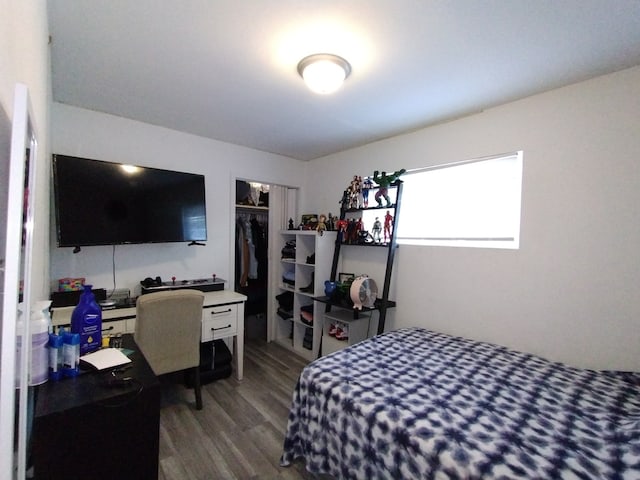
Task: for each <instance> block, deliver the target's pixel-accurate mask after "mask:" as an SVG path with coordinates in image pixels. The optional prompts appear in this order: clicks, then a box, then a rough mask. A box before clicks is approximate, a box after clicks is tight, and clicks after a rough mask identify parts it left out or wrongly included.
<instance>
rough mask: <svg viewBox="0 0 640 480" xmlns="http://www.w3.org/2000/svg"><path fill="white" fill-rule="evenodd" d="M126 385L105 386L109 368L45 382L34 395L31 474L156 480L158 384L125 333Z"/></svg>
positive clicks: (41, 476)
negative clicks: (127, 354) (128, 352)
mask: <svg viewBox="0 0 640 480" xmlns="http://www.w3.org/2000/svg"><path fill="white" fill-rule="evenodd" d="M123 346H124V347H125V348H129V349H132V350H134V353H133V354H132V355H131V356H130V357H129V358H131V360H132V363H131V368H130V369H128V370H127V371H126V372H125V373H124V374H121V375H120V376H130V377H132V378H133V379H134V381H132V382H131V383H130V384H129V385H126V386H119V387H113V386H107V381H108V379H109V378H111V377H112V376H111V373H110V372H109V371H103V372H86V373H82V374H81V375H79V376H78V377H75V378H64V379H62V380H61V381H59V382H55V383H54V382H50V381H49V382H47V383H45V384H43V385H41V386H39V387H37V388H38V390H37V393H36V406H35V417H34V424H33V438H32V458H33V465H34V472H35V478H36V479H37V480H42V479H58V478H59V479H65V480H73V479H87V478H91V479H116V478H117V479H136V480H139V479H154V480H155V479H157V478H158V448H159V428H160V383H159V381H158V379H157V378H156V376H155V375H154V373H153V371H152V370H151V367H150V366H149V364H148V363H147V361H146V360H145V358H144V356H143V355H142V353H141V352H140V351H139V350H138V348H137V346H136V344H135V342H134V340H133V338H132V336H131V335H125V336H124V337H123Z"/></svg>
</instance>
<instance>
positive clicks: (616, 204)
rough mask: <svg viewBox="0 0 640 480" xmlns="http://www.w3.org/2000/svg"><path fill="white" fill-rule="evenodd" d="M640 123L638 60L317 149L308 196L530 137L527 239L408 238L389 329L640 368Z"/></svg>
mask: <svg viewBox="0 0 640 480" xmlns="http://www.w3.org/2000/svg"><path fill="white" fill-rule="evenodd" d="M639 132H640V67H636V68H633V69H629V70H626V71H622V72H618V73H615V74H612V75H607V76H603V77H599V78H596V79H593V80H590V81H586V82H583V83H579V84H576V85H572V86H569V87H566V88H562V89H558V90H555V91H551V92H548V93H545V94H541V95H536V96H533V97H529V98H526V99H524V100H521V101H517V102H513V103H510V104H507V105H503V106H500V107H497V108H493V109H490V110H487V111H485V112H483V113H480V114H478V115H474V116H470V117H467V118H463V119H460V120H457V121H453V122H451V123H447V124H442V125H438V126H434V127H431V128H426V129H424V130H420V131H417V132H414V133H411V134H407V135H403V136H398V137H395V138H391V139H388V140H384V141H381V142H377V143H374V144H370V145H368V146H364V147H361V148H357V149H354V150H351V151H347V152H343V153H340V154H336V155H332V156H329V157H325V158H323V159H320V160H317V161H314V162H311V163H310V164H309V175H308V182H307V184H306V195H305V197H304V198H305V199H306V201H305V203H304V204H303V207H302V208H303V210H304V211H308V212H317V213H322V212H327V211H331V212H335V211H337V207H338V201H339V199H340V198H341V194H342V191H343V190H344V189H345V188H346V186H347V185H348V183H349V180H350V179H351V178H352V176H353V175H354V174H359V175H367V174H368V175H370V174H371V173H372V172H373V170H375V169H380V170H387V171H393V170H396V169H399V168H414V167H420V166H426V165H434V164H443V163H448V162H452V161H458V160H465V159H470V158H474V157H482V156H486V155H492V154H496V153H503V152H509V151H514V150H520V149H521V150H523V151H524V174H523V176H524V178H523V200H522V226H521V242H520V244H521V247H520V249H519V250H516V251H511V250H489V249H465V248H443V247H410V246H402V247H400V248H399V250H398V253H397V256H396V265H395V275H394V283H393V285H392V291H393V296H394V298H395V299H396V300H397V301H398V307H397V309H395V312H394V315H392V317H391V319H390V320H389V318H388V323H387V329H391V328H397V327H402V326H408V325H421V326H425V327H428V328H431V329H434V330H438V331H443V332H448V333H453V334H459V335H463V336H468V337H472V338H476V339H480V340H488V341H492V342H495V343H499V344H503V345H507V346H511V347H514V348H517V349H520V350H525V351H529V352H533V353H538V354H541V355H543V356H545V357H548V358H551V359H555V360H560V361H565V362H568V363H571V364H575V365H579V366H586V367H596V368H615V369H633V370H636V371H640V354H639V352H640V295H638V285H640V252H639V249H640V221H639V219H640V188H639V187H640V134H639ZM303 213H304V212H303ZM400 221H411V220H410V219H408V218H402V217H401V219H400ZM414 221H415V220H414ZM372 250H373V249H372ZM353 268H354V269H356V268H361V270H360V271H356V272H355V273H370V272H369V271H367V270H366V268H368V267H367V264H366V257H363V258H361V259H360V264H358V265H356V266H355V267H353ZM347 270H349V269H348V268H347ZM377 275H379V274H377ZM373 278H379V281H378V283H379V284H381V283H382V277H381V276H378V277H376V276H373Z"/></svg>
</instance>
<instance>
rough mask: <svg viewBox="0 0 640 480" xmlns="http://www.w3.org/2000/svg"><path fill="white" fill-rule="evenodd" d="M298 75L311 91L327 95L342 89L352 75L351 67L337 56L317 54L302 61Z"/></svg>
mask: <svg viewBox="0 0 640 480" xmlns="http://www.w3.org/2000/svg"><path fill="white" fill-rule="evenodd" d="M298 73H299V74H300V76H301V77H302V78H303V79H304V81H305V83H306V84H307V86H308V87H309V89H311V91H313V92H315V93H320V94H322V95H326V94H329V93H333V92H335V91H336V90H337V89H338V88H340V86H341V85H342V82H344V81H345V79H346V78H347V77H348V76H349V74H350V73H351V65H349V62H347V61H346V60H345V59H344V58H342V57H339V56H337V55H332V54H330V53H317V54H314V55H309V56H308V57H304V58H303V59H302V60H300V63H298Z"/></svg>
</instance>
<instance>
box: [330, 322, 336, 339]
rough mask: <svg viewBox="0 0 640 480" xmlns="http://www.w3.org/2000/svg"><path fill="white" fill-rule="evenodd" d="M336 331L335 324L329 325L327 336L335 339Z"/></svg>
mask: <svg viewBox="0 0 640 480" xmlns="http://www.w3.org/2000/svg"><path fill="white" fill-rule="evenodd" d="M337 331H338V325H337V324H335V323H332V324H331V325H329V336H330V337H335V336H336V332H337Z"/></svg>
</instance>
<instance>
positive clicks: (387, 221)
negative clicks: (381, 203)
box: [384, 210, 393, 243]
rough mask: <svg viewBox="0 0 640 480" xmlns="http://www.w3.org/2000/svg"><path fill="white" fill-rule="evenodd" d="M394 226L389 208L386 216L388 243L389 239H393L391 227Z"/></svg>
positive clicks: (385, 241)
mask: <svg viewBox="0 0 640 480" xmlns="http://www.w3.org/2000/svg"><path fill="white" fill-rule="evenodd" d="M392 227H393V217H392V216H391V214H390V213H389V210H387V214H386V215H385V216H384V243H387V241H388V240H387V239H389V240H391V228H392Z"/></svg>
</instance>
